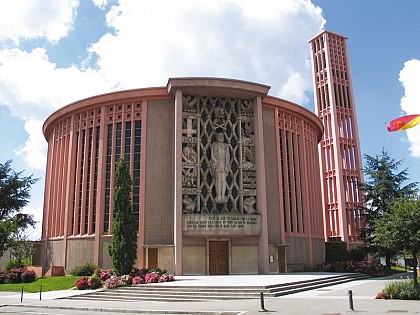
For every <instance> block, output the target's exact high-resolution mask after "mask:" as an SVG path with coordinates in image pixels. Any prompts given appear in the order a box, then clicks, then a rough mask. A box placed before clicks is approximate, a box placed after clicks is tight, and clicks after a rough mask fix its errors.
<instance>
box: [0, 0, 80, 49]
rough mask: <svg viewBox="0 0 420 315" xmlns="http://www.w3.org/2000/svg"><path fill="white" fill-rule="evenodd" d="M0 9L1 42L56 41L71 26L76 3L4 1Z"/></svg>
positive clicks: (64, 1)
mask: <svg viewBox="0 0 420 315" xmlns="http://www.w3.org/2000/svg"><path fill="white" fill-rule="evenodd" d="M1 4H2V10H0V41H2V40H7V39H10V40H12V41H13V42H15V44H18V43H19V41H20V40H21V39H31V38H40V37H43V38H46V39H47V40H48V41H50V42H57V41H58V40H59V39H60V38H62V37H64V36H66V35H67V33H68V32H69V30H70V29H71V27H72V24H73V19H74V16H75V12H76V9H77V7H78V6H79V0H60V1H51V0H19V1H16V0H6V1H2V3H1Z"/></svg>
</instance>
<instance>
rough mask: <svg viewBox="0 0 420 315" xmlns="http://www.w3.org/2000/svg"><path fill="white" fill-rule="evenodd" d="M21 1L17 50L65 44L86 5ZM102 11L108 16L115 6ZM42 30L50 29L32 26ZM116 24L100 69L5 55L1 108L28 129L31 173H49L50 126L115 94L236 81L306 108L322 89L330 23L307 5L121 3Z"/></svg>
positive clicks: (272, 1) (33, 55)
mask: <svg viewBox="0 0 420 315" xmlns="http://www.w3.org/2000/svg"><path fill="white" fill-rule="evenodd" d="M15 2H16V1H13V2H10V3H13V5H11V7H10V11H11V12H15V11H16V12H17V13H19V14H16V15H15V19H16V21H14V22H13V23H15V24H13V23H12V25H11V28H10V29H8V30H7V31H5V32H3V31H2V30H3V29H5V26H4V25H5V24H7V22H5V20H2V19H1V15H0V21H1V22H0V33H1V34H3V37H7V38H11V39H13V40H14V41H16V42H17V41H18V40H19V38H29V37H39V36H45V37H47V38H48V39H49V40H51V41H54V40H58V39H59V38H60V37H61V36H65V35H66V34H67V32H68V30H69V28H70V26H71V23H72V21H73V20H72V19H73V18H74V15H75V13H74V10H75V8H77V6H78V1H70V0H68V1H59V2H57V3H56V1H52V2H51V1H45V0H42V1H41V0H40V1H38V0H37V1H29V0H26V1H25V2H23V1H22V2H19V1H17V2H16V3H19V4H16V3H15ZM20 3H25V5H26V6H25V7H22V6H21V4H20ZM58 3H60V5H59V4H58ZM48 4H49V6H48ZM94 4H95V5H97V6H100V7H104V8H105V6H106V5H107V1H106V0H104V1H102V0H94ZM28 8H30V11H28V10H29V9H28ZM5 11H6V10H5ZM10 11H9V15H10V16H12V15H13V14H11V13H10ZM41 11H45V12H44V13H43V14H39V12H41ZM28 12H31V15H30V17H28V14H29V13H28ZM36 13H38V14H36ZM0 14H3V15H4V13H0ZM37 16H42V21H41V22H40V21H38V18H37ZM26 20H29V21H26ZM44 20H45V21H44ZM59 21H62V22H59ZM35 22H36V23H38V24H39V23H40V24H39V25H38V24H37V26H36V27H32V26H31V25H32V24H33V23H35ZM107 23H108V24H109V27H111V28H113V29H114V31H115V32H114V33H113V34H110V33H108V34H104V35H103V36H102V37H101V39H100V40H99V41H98V42H97V43H94V44H93V45H91V47H90V48H89V52H90V54H91V56H90V57H92V56H93V55H96V57H97V58H98V59H97V62H98V64H97V67H96V68H95V69H94V68H91V67H89V66H87V65H88V64H89V62H88V61H86V62H82V66H81V68H78V67H76V66H71V67H68V68H59V67H57V66H56V65H55V64H54V63H52V62H51V61H50V60H49V58H48V55H47V51H46V50H45V48H35V49H34V50H32V51H30V52H25V51H23V50H21V49H18V48H14V49H7V48H3V49H2V50H0V103H1V104H4V105H7V106H9V107H10V110H11V113H12V115H13V116H16V117H20V118H23V119H24V120H25V121H26V124H25V129H26V130H27V132H28V133H29V135H30V136H29V138H28V140H27V142H26V143H25V145H24V146H23V147H21V148H19V150H18V152H19V153H20V154H22V155H23V156H24V158H25V160H26V161H27V162H28V163H30V164H28V165H29V166H30V167H31V168H32V167H34V168H39V167H41V166H42V165H45V146H44V145H41V143H42V134H41V128H39V127H40V122H42V121H44V120H45V119H46V118H47V116H48V115H50V114H51V113H52V112H53V111H54V110H56V109H58V108H60V107H62V106H64V105H66V104H69V103H71V102H73V101H76V100H79V99H82V98H85V97H88V96H92V95H96V94H99V93H105V92H109V91H111V90H112V89H115V87H118V88H121V89H128V88H137V87H148V86H163V85H165V84H166V82H167V80H168V78H170V77H182V76H215V77H228V78H235V79H242V80H249V81H254V82H258V83H263V84H268V85H271V86H272V90H271V92H270V94H272V95H277V96H279V97H282V98H285V99H288V100H291V101H294V102H297V103H299V104H305V103H306V102H307V101H308V97H307V93H305V91H310V90H311V89H312V83H311V67H310V63H309V62H308V60H309V44H308V40H309V39H310V38H311V37H313V36H314V35H316V34H317V33H318V32H320V31H321V30H322V28H323V26H324V23H325V20H324V19H323V17H322V10H321V9H320V8H318V7H315V6H314V5H313V4H312V3H311V2H309V1H305V0H283V1H277V0H261V1H259V2H258V4H256V1H253V0H247V1H242V0H241V1H239V0H229V1H228V0H214V1H194V0H179V1H163V0H156V1H128V0H120V1H119V3H118V4H117V5H114V6H112V7H111V9H110V11H109V12H108V14H107Z"/></svg>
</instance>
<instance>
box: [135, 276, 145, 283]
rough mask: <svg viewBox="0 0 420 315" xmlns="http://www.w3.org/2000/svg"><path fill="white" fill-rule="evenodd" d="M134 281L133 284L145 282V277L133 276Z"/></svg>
mask: <svg viewBox="0 0 420 315" xmlns="http://www.w3.org/2000/svg"><path fill="white" fill-rule="evenodd" d="M132 283H133V285H136V284H143V283H144V279H143V278H142V277H140V276H136V277H134V278H133V280H132Z"/></svg>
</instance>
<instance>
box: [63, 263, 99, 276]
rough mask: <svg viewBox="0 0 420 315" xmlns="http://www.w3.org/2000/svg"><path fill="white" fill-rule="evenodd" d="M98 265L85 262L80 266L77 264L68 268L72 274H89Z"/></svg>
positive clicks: (91, 273)
mask: <svg viewBox="0 0 420 315" xmlns="http://www.w3.org/2000/svg"><path fill="white" fill-rule="evenodd" d="M97 268H98V267H97V266H96V265H94V264H91V263H86V264H84V265H81V266H77V267H75V268H74V269H72V270H70V272H69V273H70V274H71V275H73V276H91V275H93V273H94V272H95V270H96V269H97Z"/></svg>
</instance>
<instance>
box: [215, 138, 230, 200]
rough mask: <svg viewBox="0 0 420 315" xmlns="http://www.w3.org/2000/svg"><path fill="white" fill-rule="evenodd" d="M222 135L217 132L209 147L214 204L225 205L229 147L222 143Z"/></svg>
mask: <svg viewBox="0 0 420 315" xmlns="http://www.w3.org/2000/svg"><path fill="white" fill-rule="evenodd" d="M224 138H225V136H224V134H223V133H222V132H218V133H217V136H216V139H217V140H216V141H214V142H213V143H212V145H211V167H212V175H213V180H214V186H215V188H216V198H215V200H216V203H218V204H225V203H227V201H228V197H227V196H226V186H227V183H226V177H227V176H228V174H229V171H230V153H229V145H228V144H227V143H224Z"/></svg>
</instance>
